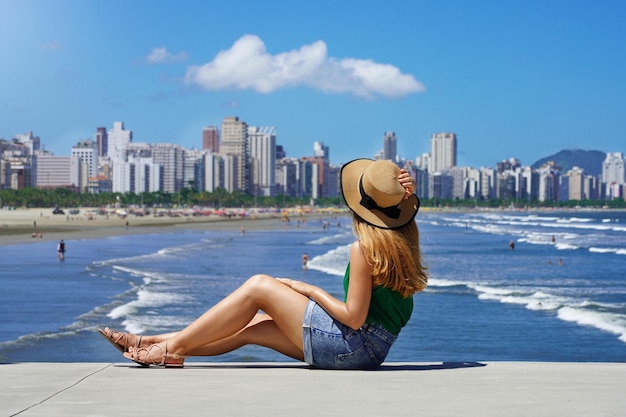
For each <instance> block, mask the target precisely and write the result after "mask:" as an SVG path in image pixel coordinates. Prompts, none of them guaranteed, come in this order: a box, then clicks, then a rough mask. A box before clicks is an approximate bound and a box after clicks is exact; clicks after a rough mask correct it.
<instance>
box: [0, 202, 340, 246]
mask: <svg viewBox="0 0 626 417" xmlns="http://www.w3.org/2000/svg"><path fill="white" fill-rule="evenodd" d="M79 210H80V213H79V214H77V215H54V214H52V212H51V210H50V209H45V210H44V209H16V210H0V246H2V245H13V244H21V243H36V242H43V241H46V242H50V241H54V242H57V241H59V240H60V239H64V240H67V239H98V238H105V237H111V236H118V235H124V234H148V233H158V232H164V233H166V232H168V231H175V230H176V229H204V230H220V231H236V232H241V231H242V230H243V231H244V232H245V231H247V230H259V229H268V228H276V227H287V226H288V225H289V224H290V223H295V222H297V221H303V222H305V221H307V219H309V218H315V217H320V218H328V217H329V215H330V213H328V212H323V211H320V212H310V213H304V212H300V213H298V212H294V211H291V212H288V213H286V216H283V215H282V214H281V213H269V212H257V211H250V213H249V214H248V215H247V216H245V217H242V216H239V215H236V216H232V217H227V216H220V215H215V214H211V215H202V216H179V217H168V216H163V217H157V216H153V215H147V216H132V215H131V216H125V217H120V216H117V215H108V216H104V215H97V216H88V213H89V212H90V210H93V209H90V208H80V209H79ZM232 211H233V212H237V211H239V210H237V209H234V210H232ZM333 215H334V216H336V215H345V214H344V213H341V214H340V213H334V214H333ZM89 218H91V219H90V220H88V219H89Z"/></svg>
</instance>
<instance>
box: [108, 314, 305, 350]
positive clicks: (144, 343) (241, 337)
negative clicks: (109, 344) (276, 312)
mask: <svg viewBox="0 0 626 417" xmlns="http://www.w3.org/2000/svg"><path fill="white" fill-rule="evenodd" d="M107 329H108V327H107V328H105V330H107ZM178 333H179V332H172V333H162V334H156V335H149V336H142V337H141V343H140V344H139V346H137V347H140V348H141V347H144V348H145V347H148V346H150V345H152V344H155V343H160V342H164V341H165V340H167V339H171V338H172V337H174V336H175V335H177V334H178ZM121 334H122V333H121V332H116V331H114V337H116V336H118V335H121ZM138 337H139V336H138V335H134V334H129V338H130V343H129V345H130V347H133V348H134V347H135V346H136V339H135V338H138ZM245 345H259V346H264V347H267V348H270V349H273V350H275V351H277V352H280V353H282V354H283V355H286V356H289V357H292V358H294V359H298V360H303V359H304V358H303V353H302V351H301V350H300V349H298V348H297V347H296V346H295V345H294V344H293V343H292V342H291V340H289V339H287V337H286V336H285V334H284V333H283V332H282V331H280V329H279V328H278V327H277V326H276V324H275V323H274V321H273V320H272V318H271V317H270V316H268V315H267V314H262V313H257V314H256V315H255V316H254V318H253V319H252V320H251V321H250V323H248V325H246V327H244V328H243V329H242V330H240V331H239V332H237V333H235V334H234V335H232V336H229V337H226V338H224V339H221V340H217V341H215V342H212V343H209V344H206V345H204V346H200V347H198V348H196V349H193V350H191V351H190V352H187V355H189V356H217V355H222V354H224V353H228V352H232V351H233V350H236V349H239V348H240V347H242V346H245Z"/></svg>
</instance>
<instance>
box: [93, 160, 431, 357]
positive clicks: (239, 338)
mask: <svg viewBox="0 0 626 417" xmlns="http://www.w3.org/2000/svg"><path fill="white" fill-rule="evenodd" d="M341 186H342V192H343V197H344V200H345V202H346V204H347V206H348V207H349V208H350V210H351V212H352V214H353V230H354V233H355V235H356V237H357V238H358V240H357V241H355V242H354V243H353V244H352V245H351V247H350V263H349V265H348V268H347V270H346V275H345V277H344V289H345V298H344V300H343V301H342V300H338V299H336V298H334V297H333V296H331V295H330V294H329V293H328V292H326V291H324V290H323V289H321V288H319V287H316V286H314V285H310V284H307V283H304V282H301V281H296V280H292V279H288V278H272V277H270V276H267V275H255V276H253V277H251V278H250V279H248V281H246V282H245V283H244V284H243V285H242V286H241V287H239V288H238V289H237V290H235V291H234V292H233V293H231V294H230V295H228V296H227V297H226V298H224V299H223V300H222V301H220V302H219V303H217V304H216V305H215V306H214V307H212V308H211V309H209V310H208V311H207V312H205V313H204V314H203V315H202V316H200V317H199V318H198V319H197V320H196V321H194V322H193V323H191V324H190V325H189V326H187V327H186V328H185V329H183V330H182V331H180V332H176V333H169V334H162V335H157V336H135V335H132V334H130V335H129V334H126V333H121V332H115V331H113V330H111V329H108V328H106V329H105V330H104V331H102V330H99V332H100V333H101V334H102V335H103V336H104V337H106V338H107V340H108V341H109V342H111V343H113V344H114V345H115V346H116V347H117V348H118V349H120V350H121V351H123V352H124V357H126V358H128V359H130V360H132V361H135V362H137V363H139V364H141V365H144V366H148V365H159V366H168V367H170V366H171V367H182V366H183V362H184V359H185V358H186V357H189V356H213V355H219V354H222V353H226V352H230V351H232V350H234V349H237V348H239V347H241V346H244V345H247V344H256V345H261V346H265V347H268V348H271V349H274V350H276V351H278V352H281V353H283V354H285V355H287V356H290V357H292V358H295V359H298V360H302V361H305V362H306V363H308V364H309V365H312V366H314V367H318V368H326V369H372V368H376V367H378V366H379V365H380V364H381V363H382V362H383V361H384V359H385V357H386V356H387V353H388V351H389V348H390V347H391V345H392V344H393V342H394V341H395V340H396V338H397V335H398V334H399V333H400V329H401V328H402V327H403V326H404V325H405V324H406V323H407V321H408V320H409V318H410V316H411V313H412V310H413V298H412V296H413V294H414V293H416V292H418V291H421V290H423V289H424V288H425V287H426V282H427V276H426V272H425V268H424V266H423V265H422V262H421V254H420V250H419V234H418V230H417V226H416V224H415V221H414V218H415V215H416V214H417V211H418V209H419V200H418V198H417V196H416V195H415V194H414V190H415V185H414V183H413V180H412V179H411V177H410V176H409V175H408V174H407V172H406V171H405V170H401V169H400V168H398V167H397V166H396V165H395V164H394V163H392V162H390V161H372V160H369V159H357V160H354V161H351V162H349V163H347V164H345V165H344V166H343V167H342V169H341ZM259 310H261V311H263V313H260V312H259Z"/></svg>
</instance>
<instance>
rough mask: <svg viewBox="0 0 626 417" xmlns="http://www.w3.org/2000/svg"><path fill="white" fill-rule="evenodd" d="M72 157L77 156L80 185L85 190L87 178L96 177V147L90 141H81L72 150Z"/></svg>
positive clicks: (87, 183) (94, 143)
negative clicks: (79, 164)
mask: <svg viewBox="0 0 626 417" xmlns="http://www.w3.org/2000/svg"><path fill="white" fill-rule="evenodd" d="M72 156H77V157H78V158H79V159H80V162H81V164H82V169H81V174H82V178H81V181H80V182H81V184H82V189H83V190H85V189H86V188H87V186H88V185H89V178H94V177H97V176H98V146H97V143H96V142H94V141H92V140H85V141H81V142H79V143H77V144H76V146H74V147H73V148H72Z"/></svg>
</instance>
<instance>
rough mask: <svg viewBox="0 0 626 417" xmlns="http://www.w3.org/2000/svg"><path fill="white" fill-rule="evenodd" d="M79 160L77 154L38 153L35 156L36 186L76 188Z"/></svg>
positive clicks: (78, 182)
mask: <svg viewBox="0 0 626 417" xmlns="http://www.w3.org/2000/svg"><path fill="white" fill-rule="evenodd" d="M80 171H81V162H80V158H79V157H78V156H53V155H39V156H38V157H37V188H72V189H78V188H80V187H81V183H80V177H81V175H80Z"/></svg>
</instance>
